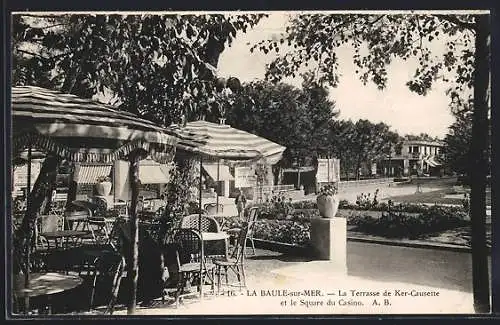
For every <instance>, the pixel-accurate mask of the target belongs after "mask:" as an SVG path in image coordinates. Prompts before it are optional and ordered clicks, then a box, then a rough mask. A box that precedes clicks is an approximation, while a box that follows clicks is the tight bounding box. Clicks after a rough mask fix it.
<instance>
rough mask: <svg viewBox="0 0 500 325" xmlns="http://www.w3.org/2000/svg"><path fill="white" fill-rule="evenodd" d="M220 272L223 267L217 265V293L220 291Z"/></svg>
mask: <svg viewBox="0 0 500 325" xmlns="http://www.w3.org/2000/svg"><path fill="white" fill-rule="evenodd" d="M220 272H221V267H220V266H219V265H217V295H219V293H220Z"/></svg>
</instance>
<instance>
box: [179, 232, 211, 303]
mask: <svg viewBox="0 0 500 325" xmlns="http://www.w3.org/2000/svg"><path fill="white" fill-rule="evenodd" d="M173 243H174V244H175V246H176V258H177V268H178V274H179V280H178V283H177V290H176V293H175V302H176V306H178V305H179V302H180V300H181V299H182V298H184V297H186V296H192V295H199V297H200V299H201V300H202V299H203V285H204V284H205V279H206V277H207V276H208V277H209V278H210V279H211V285H212V292H213V291H214V281H213V279H214V272H213V271H214V265H213V264H212V263H208V262H207V260H206V258H205V250H204V245H203V240H202V238H201V233H200V232H198V231H197V230H195V229H187V228H180V229H177V230H176V231H175V232H174V235H173ZM193 284H195V285H197V287H198V288H197V291H196V292H192V291H191V286H192V285H193Z"/></svg>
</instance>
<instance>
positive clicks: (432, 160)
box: [424, 156, 441, 167]
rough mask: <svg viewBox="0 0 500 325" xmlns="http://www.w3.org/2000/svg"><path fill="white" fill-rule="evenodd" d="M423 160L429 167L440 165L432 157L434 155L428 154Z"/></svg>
mask: <svg viewBox="0 0 500 325" xmlns="http://www.w3.org/2000/svg"><path fill="white" fill-rule="evenodd" d="M424 162H425V163H427V165H429V167H437V166H441V163H439V162H437V161H436V160H435V159H434V156H430V157H428V158H427V159H424Z"/></svg>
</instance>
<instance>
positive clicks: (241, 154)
mask: <svg viewBox="0 0 500 325" xmlns="http://www.w3.org/2000/svg"><path fill="white" fill-rule="evenodd" d="M168 129H169V130H170V131H171V132H172V133H174V134H175V135H176V136H177V138H178V142H177V148H178V149H181V150H184V151H188V152H192V153H196V154H201V155H203V156H206V157H209V158H216V159H221V160H225V161H227V162H238V161H245V160H246V161H255V160H259V159H264V160H265V162H266V163H267V164H270V165H274V164H276V163H277V162H278V161H279V160H280V159H281V157H282V155H283V151H285V149H286V148H285V147H283V146H281V145H279V144H277V143H275V142H272V141H270V140H267V139H265V138H262V137H259V136H257V135H255V134H252V133H248V132H245V131H242V130H238V129H236V128H233V127H231V126H230V125H226V124H221V123H219V124H217V123H211V122H207V121H195V122H188V123H186V126H184V127H182V126H179V125H172V126H170V127H168Z"/></svg>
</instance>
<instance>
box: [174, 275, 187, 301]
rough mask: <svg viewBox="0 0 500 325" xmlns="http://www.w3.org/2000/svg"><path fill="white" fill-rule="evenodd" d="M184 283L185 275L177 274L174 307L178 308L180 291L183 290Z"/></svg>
mask: <svg viewBox="0 0 500 325" xmlns="http://www.w3.org/2000/svg"><path fill="white" fill-rule="evenodd" d="M185 283H186V279H185V275H184V273H182V272H180V273H179V282H178V283H177V291H176V292H175V306H176V307H179V299H180V298H179V297H180V295H181V291H182V290H183V288H184V285H185Z"/></svg>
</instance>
